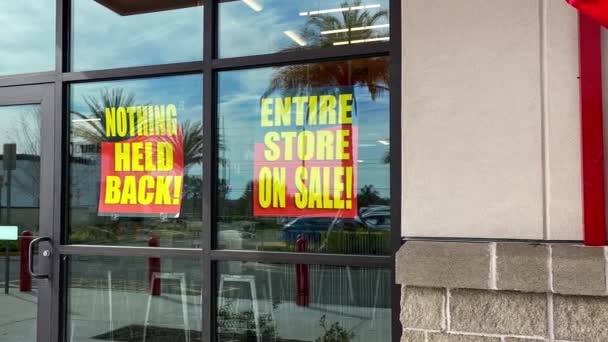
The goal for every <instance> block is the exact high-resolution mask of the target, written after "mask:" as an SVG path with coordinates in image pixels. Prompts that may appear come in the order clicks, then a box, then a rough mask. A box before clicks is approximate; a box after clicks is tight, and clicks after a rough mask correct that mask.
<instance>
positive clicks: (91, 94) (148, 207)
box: [68, 75, 203, 248]
mask: <svg viewBox="0 0 608 342" xmlns="http://www.w3.org/2000/svg"><path fill="white" fill-rule="evenodd" d="M201 97H202V76H201V75H186V76H171V77H162V78H146V79H138V80H127V81H112V82H99V83H81V84H73V85H71V86H70V106H69V110H70V112H69V116H68V118H69V119H70V127H71V129H70V168H69V172H70V176H69V186H70V190H69V235H68V240H69V243H73V244H100V245H108V244H112V245H128V246H146V245H149V246H159V245H160V246H165V247H183V248H200V246H201V245H200V244H201V241H200V233H201V230H202V213H201V208H202V204H201V201H202V193H201V191H202V164H201V163H202V139H203V138H202V119H201V118H202V99H201Z"/></svg>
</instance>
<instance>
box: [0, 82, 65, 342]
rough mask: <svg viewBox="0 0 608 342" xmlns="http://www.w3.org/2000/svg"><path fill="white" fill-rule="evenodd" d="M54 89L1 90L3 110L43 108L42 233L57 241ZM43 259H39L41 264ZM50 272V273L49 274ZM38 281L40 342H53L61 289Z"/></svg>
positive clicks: (52, 281) (46, 246)
mask: <svg viewBox="0 0 608 342" xmlns="http://www.w3.org/2000/svg"><path fill="white" fill-rule="evenodd" d="M54 102H55V92H54V86H53V84H52V83H50V84H37V85H24V86H14V87H1V88H0V106H18V105H31V104H36V105H40V107H41V117H40V127H41V129H40V130H41V131H40V195H39V197H40V203H39V205H40V208H39V217H38V220H39V226H40V229H39V233H38V236H40V237H53V236H55V235H56V234H55V231H57V230H59V226H57V225H55V224H53V223H54V219H55V213H56V212H55V208H54V205H53V203H54V194H55V192H56V191H57V190H58V189H55V188H54V169H55V166H54V158H55V156H56V155H55V151H54V150H55V149H54V146H55V143H56V138H57V137H56V135H55V129H54V125H55V123H54V112H55V106H54ZM40 248H41V249H42V248H44V249H49V250H51V257H50V260H47V261H45V263H48V262H49V261H50V263H49V264H50V265H52V266H51V267H53V268H54V265H55V264H57V265H58V263H59V256H58V254H57V253H54V252H53V249H52V247H51V246H49V244H48V243H47V242H42V243H41V244H40ZM41 258H42V257H39V258H37V259H38V260H40V259H41ZM48 271H50V270H48ZM50 275H51V277H50V278H49V279H40V280H38V283H37V284H38V305H37V306H38V314H37V320H36V325H37V332H36V341H37V342H50V341H51V336H52V330H53V325H54V324H57V323H58V322H57V321H56V316H57V315H55V314H54V313H55V312H56V307H57V306H56V302H57V298H54V297H53V296H54V293H56V289H58V288H59V287H58V285H59V284H58V281H56V280H58V279H57V278H56V277H55V278H54V277H52V272H50Z"/></svg>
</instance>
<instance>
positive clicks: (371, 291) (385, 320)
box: [217, 262, 391, 342]
mask: <svg viewBox="0 0 608 342" xmlns="http://www.w3.org/2000/svg"><path fill="white" fill-rule="evenodd" d="M217 289H218V295H217V305H218V307H217V334H218V339H217V340H218V341H220V342H228V341H350V342H363V341H390V340H391V329H390V328H391V323H390V322H391V309H390V307H391V300H390V298H391V297H390V270H388V269H382V268H361V267H338V266H324V265H285V264H262V263H248V262H244V263H243V262H220V263H219V274H218V278H217Z"/></svg>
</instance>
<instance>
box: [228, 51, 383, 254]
mask: <svg viewBox="0 0 608 342" xmlns="http://www.w3.org/2000/svg"><path fill="white" fill-rule="evenodd" d="M387 84H388V59H387V58H369V59H357V60H348V61H333V62H324V63H316V64H304V65H291V66H283V67H276V68H265V69H254V70H242V71H229V72H222V73H220V74H219V104H218V115H219V126H218V134H219V137H220V139H219V142H220V143H219V144H218V145H219V146H218V152H217V153H218V157H219V172H218V177H219V179H218V182H217V184H218V188H217V191H216V195H217V196H218V211H219V214H218V215H219V217H218V228H217V229H218V231H219V232H218V236H217V239H218V244H219V247H220V248H227V249H257V250H266V251H297V252H321V253H352V254H389V253H390V248H389V246H390V244H389V237H390V229H391V222H390V207H389V203H390V183H389V179H390V173H389V169H390V167H389V166H390V165H389V164H390V154H389V152H390V137H389V122H390V120H389V91H388V86H387Z"/></svg>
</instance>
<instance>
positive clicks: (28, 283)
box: [19, 230, 34, 292]
mask: <svg viewBox="0 0 608 342" xmlns="http://www.w3.org/2000/svg"><path fill="white" fill-rule="evenodd" d="M33 239H34V234H32V232H30V231H29V230H24V231H23V232H22V233H21V241H20V244H21V245H20V246H19V248H20V249H19V254H20V256H21V259H20V265H19V291H21V292H30V291H32V275H31V274H30V270H29V269H28V268H29V263H30V252H29V251H30V243H32V240H33Z"/></svg>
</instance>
